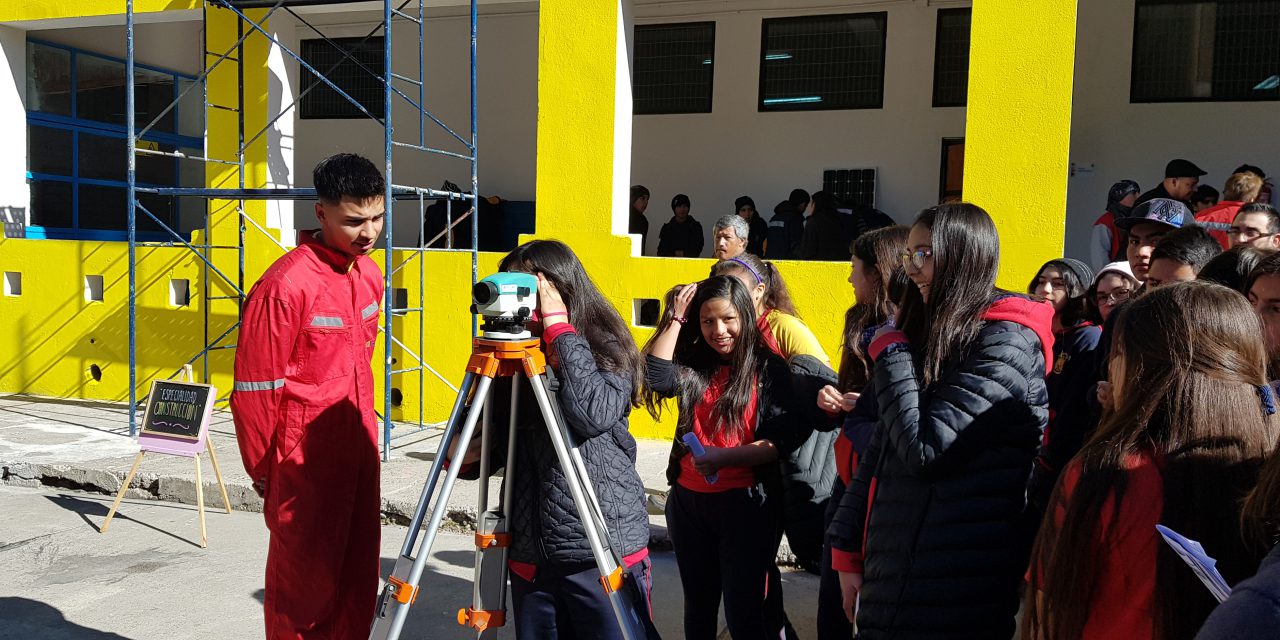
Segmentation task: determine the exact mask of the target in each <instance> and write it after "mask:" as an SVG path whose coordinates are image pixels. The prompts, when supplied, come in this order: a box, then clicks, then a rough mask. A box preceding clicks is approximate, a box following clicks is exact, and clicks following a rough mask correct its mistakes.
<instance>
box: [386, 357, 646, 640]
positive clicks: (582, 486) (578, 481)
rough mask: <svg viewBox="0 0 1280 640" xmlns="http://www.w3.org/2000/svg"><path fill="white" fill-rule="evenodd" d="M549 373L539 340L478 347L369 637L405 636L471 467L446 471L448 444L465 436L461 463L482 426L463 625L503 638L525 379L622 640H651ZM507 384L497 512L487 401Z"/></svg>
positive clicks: (458, 451)
mask: <svg viewBox="0 0 1280 640" xmlns="http://www.w3.org/2000/svg"><path fill="white" fill-rule="evenodd" d="M525 335H528V334H525ZM546 369H547V364H546V357H545V356H544V355H543V353H542V349H541V346H540V341H539V340H538V339H536V338H535V339H515V340H511V339H506V340H504V339H493V338H476V339H475V341H474V343H473V348H472V352H471V360H470V361H469V362H468V363H467V374H466V377H465V378H464V379H463V381H462V387H461V389H460V390H459V392H458V399H457V400H456V401H455V402H454V405H453V410H452V411H451V412H450V414H449V422H448V423H447V425H446V427H445V431H444V436H443V437H442V438H441V440H440V447H439V449H438V450H437V451H436V456H435V460H434V461H433V462H432V464H431V471H430V475H429V476H428V478H427V483H426V485H425V486H424V487H423V489H422V497H421V498H420V499H419V501H418V508H417V510H416V511H415V513H414V516H413V521H412V522H411V523H410V524H409V533H408V535H407V536H406V537H405V541H404V546H403V547H401V549H400V556H399V558H397V559H396V564H395V568H394V569H393V570H392V572H391V576H390V577H388V578H387V583H386V586H384V587H383V589H382V592H381V594H380V596H379V599H378V608H377V612H376V614H375V616H374V620H373V628H372V630H371V632H370V634H369V638H370V639H371V640H394V639H395V638H399V636H400V632H401V630H402V629H403V627H404V621H405V617H406V616H407V614H408V612H409V607H410V606H411V605H412V604H413V603H414V601H415V600H416V599H417V598H418V594H419V591H420V584H421V579H422V573H423V571H424V570H425V568H426V558H427V557H428V556H429V555H430V552H431V547H432V544H433V543H434V541H435V537H436V533H437V531H438V530H439V528H440V523H441V521H442V520H443V519H444V513H445V509H446V507H447V505H448V501H449V494H450V493H452V490H453V486H454V483H455V482H456V481H457V479H458V473H459V471H460V470H461V468H462V466H463V465H462V464H450V465H449V468H448V469H447V471H446V470H445V469H444V466H445V459H446V455H445V454H446V452H447V451H448V447H449V445H450V443H451V442H455V436H458V437H457V438H456V444H455V447H454V450H453V453H452V455H451V456H448V459H450V460H456V461H461V460H462V459H463V457H464V455H465V452H466V450H467V446H468V444H469V443H470V442H471V439H472V436H473V435H474V434H475V428H476V423H477V422H481V423H482V424H481V433H480V443H481V444H480V479H479V481H480V499H479V506H478V508H477V512H478V513H479V514H480V516H479V520H478V522H477V523H476V535H475V539H476V565H475V584H474V586H473V588H472V603H471V606H470V607H467V608H464V609H462V610H461V611H459V612H458V622H459V624H462V625H464V626H468V627H471V628H472V629H474V630H475V631H476V632H477V637H479V638H494V637H496V634H497V628H498V627H501V626H503V625H504V624H505V623H506V596H507V548H508V546H509V545H510V543H511V534H510V533H509V532H508V530H507V512H508V510H509V509H510V508H511V500H512V487H513V486H514V485H515V483H517V482H520V481H521V480H520V477H519V476H518V472H519V470H517V469H515V468H514V465H515V461H516V446H517V438H516V420H517V415H518V408H519V396H520V393H519V390H520V385H519V384H518V382H519V381H518V379H517V378H519V377H521V376H523V377H524V378H525V379H527V380H528V381H529V384H530V385H531V386H532V387H533V395H534V397H535V398H536V399H537V402H538V408H539V409H540V410H541V412H542V418H543V421H544V422H545V423H546V425H547V430H548V432H549V434H550V436H551V443H552V446H553V447H554V448H555V451H556V458H557V460H558V461H559V464H560V468H561V469H562V470H563V471H564V475H565V478H566V479H567V480H568V483H569V490H570V493H571V494H572V496H573V502H574V505H575V507H576V508H577V511H578V515H579V516H580V520H581V521H582V524H583V527H584V529H586V535H587V540H588V542H589V543H590V545H591V552H592V554H593V555H594V556H595V560H596V566H597V567H598V568H599V570H600V586H601V588H602V589H603V590H604V591H605V593H606V594H607V595H608V597H609V602H610V604H611V605H612V606H613V612H614V616H615V617H616V618H617V621H618V625H619V627H620V628H621V630H622V636H623V638H626V640H642V639H643V638H644V637H645V634H644V631H643V629H644V628H643V626H642V624H641V623H640V619H639V617H638V614H637V612H636V611H635V609H634V607H633V606H632V604H631V602H630V601H629V600H628V599H627V598H625V597H624V595H623V594H622V593H620V592H619V590H620V589H621V588H622V584H623V574H624V568H623V564H622V557H621V555H620V554H619V553H618V550H617V549H614V548H613V546H612V543H611V542H610V537H609V532H608V529H607V527H606V525H605V519H604V515H603V514H602V512H601V510H600V503H599V500H598V499H597V498H596V493H595V489H594V488H593V487H592V485H591V479H590V477H589V476H588V475H587V470H586V466H585V465H584V464H583V462H582V456H581V455H580V454H579V453H578V450H577V448H576V447H574V446H573V445H572V439H571V437H570V435H569V431H568V430H567V428H566V425H565V424H564V421H563V419H562V418H561V414H560V411H559V409H558V407H557V406H556V401H555V397H554V396H552V395H551V394H550V392H549V391H548V388H547V386H548V385H547V378H546ZM499 377H504V378H505V377H509V378H511V379H512V384H511V411H510V417H509V418H508V420H509V421H508V426H507V428H508V437H507V457H506V468H505V471H504V473H503V478H504V483H505V484H504V486H503V492H502V500H501V502H500V503H499V504H498V506H497V507H496V508H493V509H490V508H489V505H488V496H489V490H488V489H489V472H490V469H489V453H490V440H491V437H492V434H493V430H492V426H491V424H490V422H491V420H490V411H489V408H488V400H489V388H490V386H491V385H492V383H493V381H494V379H495V378H499ZM468 400H470V402H468ZM442 471H444V472H445V478H444V485H443V486H442V487H441V490H440V495H439V496H438V497H436V500H435V505H434V507H433V508H432V509H431V518H430V520H429V521H428V522H427V527H426V530H425V535H423V540H422V544H421V546H420V547H418V548H417V549H416V552H415V548H414V547H415V545H416V543H417V541H418V535H419V534H420V533H423V529H422V521H423V519H424V518H425V516H426V513H427V508H428V505H429V504H430V502H431V499H432V497H433V496H434V494H435V493H436V483H437V480H438V479H439V477H440V474H441V472H442Z"/></svg>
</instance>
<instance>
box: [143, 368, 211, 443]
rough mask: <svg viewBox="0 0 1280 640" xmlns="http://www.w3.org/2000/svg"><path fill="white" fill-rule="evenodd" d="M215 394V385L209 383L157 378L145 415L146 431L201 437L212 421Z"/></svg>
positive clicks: (192, 438) (152, 386)
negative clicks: (210, 413) (210, 418)
mask: <svg viewBox="0 0 1280 640" xmlns="http://www.w3.org/2000/svg"><path fill="white" fill-rule="evenodd" d="M213 394H214V389H213V387H212V386H210V385H207V384H196V383H193V382H176V381H173V380H156V381H153V382H152V383H151V395H150V396H148V397H147V411H146V414H145V416H144V417H143V419H142V433H144V434H150V435H157V436H164V437H166V438H178V439H181V440H199V439H200V438H201V436H202V435H203V433H204V428H205V426H206V425H207V424H208V420H209V412H210V409H211V408H212V407H213Z"/></svg>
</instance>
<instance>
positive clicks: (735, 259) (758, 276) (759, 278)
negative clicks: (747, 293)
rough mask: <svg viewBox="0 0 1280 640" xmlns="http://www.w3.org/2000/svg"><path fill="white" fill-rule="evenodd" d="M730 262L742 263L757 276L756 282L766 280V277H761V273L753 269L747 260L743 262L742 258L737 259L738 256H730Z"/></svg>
mask: <svg viewBox="0 0 1280 640" xmlns="http://www.w3.org/2000/svg"><path fill="white" fill-rule="evenodd" d="M729 262H736V263H738V264H740V265H742V267H743V268H744V269H746V270H747V271H750V272H751V275H753V276H755V277H756V282H757V283H761V282H764V278H761V277H760V274H758V273H756V270H755V269H752V268H751V265H749V264H747V263H746V262H743V261H742V260H739V259H737V258H729Z"/></svg>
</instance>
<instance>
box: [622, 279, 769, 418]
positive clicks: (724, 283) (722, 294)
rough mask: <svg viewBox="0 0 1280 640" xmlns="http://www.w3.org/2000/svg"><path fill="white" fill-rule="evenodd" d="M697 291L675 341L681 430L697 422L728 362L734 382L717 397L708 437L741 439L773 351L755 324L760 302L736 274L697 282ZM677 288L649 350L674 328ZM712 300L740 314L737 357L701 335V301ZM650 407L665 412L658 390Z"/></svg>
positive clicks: (655, 412)
mask: <svg viewBox="0 0 1280 640" xmlns="http://www.w3.org/2000/svg"><path fill="white" fill-rule="evenodd" d="M697 287H698V292H697V293H696V294H695V295H694V296H693V301H692V302H690V303H689V309H688V311H687V312H686V313H687V314H688V318H689V322H687V323H686V324H685V325H684V326H682V327H681V328H680V337H679V339H678V341H677V343H676V350H675V356H674V357H673V358H672V361H673V362H674V363H675V365H676V367H677V372H678V373H677V376H678V379H679V393H678V397H677V401H678V406H679V408H680V422H679V425H678V427H677V433H682V432H684V431H687V430H688V429H689V428H690V427H691V426H692V424H693V413H694V410H695V408H696V407H697V405H698V403H699V402H702V397H703V395H704V394H705V393H706V391H707V387H708V386H709V385H710V384H711V378H712V376H714V375H715V374H716V372H717V371H719V370H720V367H723V366H725V365H728V366H729V368H730V369H729V370H730V375H729V383H728V384H727V385H726V386H725V388H724V390H723V391H722V392H721V393H720V397H719V398H717V399H716V402H715V405H713V406H712V408H711V421H712V424H711V425H708V426H709V427H710V429H709V430H708V435H711V436H713V437H714V436H715V435H716V434H719V433H725V434H726V435H729V436H737V437H741V436H742V433H743V430H744V429H745V428H746V425H745V424H743V418H744V415H745V414H746V410H747V405H748V404H750V402H751V396H752V394H753V393H754V392H755V384H756V378H757V376H758V375H760V373H761V371H762V369H763V367H764V364H765V362H766V361H767V360H768V358H769V357H770V356H771V355H772V352H771V351H769V348H768V347H767V346H765V344H764V341H763V340H762V339H761V338H760V330H759V329H757V328H756V310H755V305H753V304H752V303H751V294H749V293H748V292H747V287H746V285H744V284H742V281H741V280H739V279H737V278H736V277H734V276H716V277H713V278H708V279H706V280H703V281H702V282H699V283H698V284H697ZM675 291H676V290H674V289H673V290H672V291H671V292H669V293H668V294H667V296H666V303H667V311H666V312H664V313H663V317H662V324H661V325H660V326H659V327H658V331H657V332H656V333H655V334H654V337H653V338H651V339H650V340H649V343H648V344H646V345H645V347H644V349H645V351H646V352H648V351H649V350H650V349H651V348H652V346H653V341H654V340H656V339H657V336H660V335H662V332H663V331H665V330H666V328H667V327H668V326H670V324H671V322H672V321H673V319H672V312H671V310H670V307H671V303H672V301H673V300H674V299H675ZM709 300H728V301H729V304H731V305H733V308H734V310H735V311H736V312H737V313H738V321H739V325H740V328H739V330H738V337H737V340H736V342H735V347H734V350H733V355H732V356H730V357H729V359H728V361H727V362H726V361H725V360H724V359H723V358H721V357H720V354H718V353H716V352H715V350H713V349H712V348H711V347H710V346H709V345H708V344H707V341H706V340H705V339H703V337H702V328H701V326H700V325H701V321H700V316H701V312H702V305H704V304H706V303H707V301H709ZM645 406H647V407H648V409H649V413H650V414H652V415H653V417H654V418H658V417H660V416H661V415H662V397H661V396H659V395H658V394H657V393H656V392H653V391H647V392H646V394H645Z"/></svg>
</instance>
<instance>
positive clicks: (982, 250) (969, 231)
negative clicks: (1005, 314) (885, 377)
mask: <svg viewBox="0 0 1280 640" xmlns="http://www.w3.org/2000/svg"><path fill="white" fill-rule="evenodd" d="M915 224H917V225H923V226H925V227H927V228H928V229H929V230H931V231H932V232H933V282H932V283H930V286H929V288H930V290H931V291H933V295H931V296H929V301H928V302H925V301H924V297H923V296H921V295H920V289H919V287H910V288H908V289H907V293H906V295H905V296H903V300H902V309H901V311H899V312H898V328H899V329H901V330H902V331H903V333H905V334H907V337H908V338H910V339H911V341H912V342H913V343H915V344H917V345H921V346H922V347H923V353H921V354H920V355H919V356H918V357H919V361H918V366H919V369H920V375H921V378H922V379H923V381H924V384H925V385H929V384H932V383H933V382H934V381H936V380H937V379H938V378H939V377H941V375H942V371H943V369H944V367H945V366H946V365H947V364H948V362H949V361H950V360H951V359H952V358H953V357H955V356H958V355H960V354H963V353H964V352H965V350H966V349H968V348H969V345H970V344H971V343H972V342H973V340H974V338H976V337H977V336H978V330H979V329H981V328H982V322H983V321H982V312H983V311H986V309H987V307H989V306H990V305H991V301H992V299H993V298H994V297H995V295H996V288H995V286H996V271H997V270H998V269H999V266H1000V236H999V234H998V233H997V232H996V225H995V223H994V222H992V221H991V216H989V215H987V212H986V211H983V210H982V209H981V208H979V207H978V206H976V205H972V204H969V203H967V202H960V203H955V204H940V205H938V206H936V207H930V208H928V209H925V210H924V211H922V212H921V213H920V215H919V216H917V217H916V221H915ZM908 249H911V247H908Z"/></svg>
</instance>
